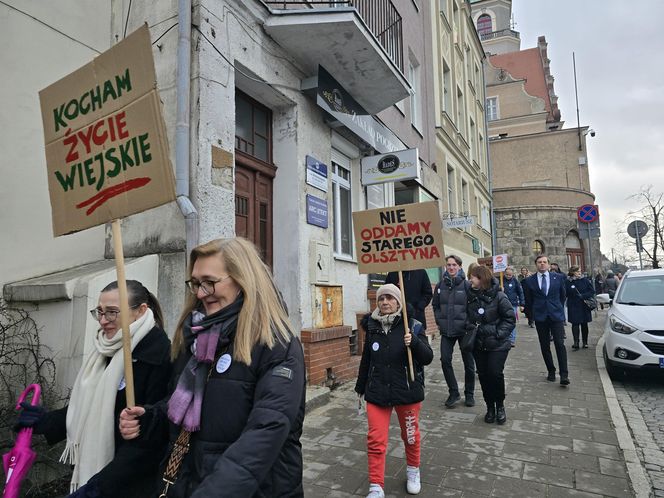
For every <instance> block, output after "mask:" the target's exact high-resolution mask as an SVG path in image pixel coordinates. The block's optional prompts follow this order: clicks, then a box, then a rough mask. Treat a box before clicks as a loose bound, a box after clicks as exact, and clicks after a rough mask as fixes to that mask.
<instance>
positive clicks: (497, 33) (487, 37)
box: [480, 29, 520, 41]
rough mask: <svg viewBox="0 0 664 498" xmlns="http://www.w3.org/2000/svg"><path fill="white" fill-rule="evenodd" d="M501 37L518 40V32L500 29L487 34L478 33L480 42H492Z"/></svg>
mask: <svg viewBox="0 0 664 498" xmlns="http://www.w3.org/2000/svg"><path fill="white" fill-rule="evenodd" d="M501 36H511V37H512V38H517V39H518V38H520V35H519V32H518V31H514V30H512V29H501V30H500V31H491V32H489V33H480V40H482V41H486V40H493V39H494V38H499V37H501Z"/></svg>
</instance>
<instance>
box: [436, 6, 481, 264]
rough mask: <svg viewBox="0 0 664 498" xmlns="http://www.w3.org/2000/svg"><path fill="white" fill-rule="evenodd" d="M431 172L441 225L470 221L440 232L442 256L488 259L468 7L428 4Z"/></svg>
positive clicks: (476, 49) (476, 54)
mask: <svg viewBox="0 0 664 498" xmlns="http://www.w3.org/2000/svg"><path fill="white" fill-rule="evenodd" d="M431 10H432V12H431V19H432V22H433V26H434V27H433V32H434V36H433V41H434V49H433V67H434V88H435V90H434V95H435V113H434V116H435V147H436V152H435V153H436V161H435V163H436V170H437V172H438V175H439V176H440V178H441V179H442V182H443V188H444V192H445V194H444V197H443V203H442V213H441V214H442V217H443V220H444V222H445V221H450V220H454V219H459V218H463V217H472V223H471V224H469V225H467V226H464V227H459V228H456V227H452V228H446V229H445V230H444V234H443V236H444V243H445V252H446V254H456V255H458V256H460V257H461V258H462V260H463V263H464V267H467V266H468V264H469V263H471V262H473V261H475V260H476V259H477V258H481V257H486V256H490V255H491V254H492V236H491V233H492V232H491V230H492V228H491V215H490V213H491V189H490V177H491V175H490V171H489V161H488V157H487V133H486V121H485V109H484V99H485V95H484V87H485V82H484V66H485V63H486V58H485V56H484V51H483V49H482V45H481V43H480V40H479V38H478V36H477V32H476V30H475V26H474V25H473V22H472V19H471V8H470V3H469V2H467V1H462V0H441V1H440V2H431Z"/></svg>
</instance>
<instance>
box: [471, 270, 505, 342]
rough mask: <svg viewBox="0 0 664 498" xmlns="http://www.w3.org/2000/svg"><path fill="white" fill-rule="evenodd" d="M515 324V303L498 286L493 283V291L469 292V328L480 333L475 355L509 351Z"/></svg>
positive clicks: (476, 290) (475, 290) (494, 281)
mask: <svg viewBox="0 0 664 498" xmlns="http://www.w3.org/2000/svg"><path fill="white" fill-rule="evenodd" d="M515 324H516V316H515V315H514V308H513V307H512V303H511V302H510V300H509V299H508V298H507V296H506V295H505V293H504V292H501V291H500V288H499V286H498V282H497V281H496V279H495V278H494V279H493V282H492V285H491V288H490V289H488V290H478V289H473V288H471V289H470V290H469V291H468V325H467V327H475V326H477V325H479V328H478V329H477V337H476V340H475V351H509V350H510V349H511V347H512V344H511V342H510V334H511V333H512V330H513V329H514V325H515Z"/></svg>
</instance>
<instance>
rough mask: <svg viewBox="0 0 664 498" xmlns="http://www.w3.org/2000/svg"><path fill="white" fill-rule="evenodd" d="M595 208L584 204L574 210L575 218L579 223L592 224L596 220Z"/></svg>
mask: <svg viewBox="0 0 664 498" xmlns="http://www.w3.org/2000/svg"><path fill="white" fill-rule="evenodd" d="M597 215H598V213H597V206H593V205H592V204H584V205H583V206H581V207H579V209H577V210H576V216H577V218H578V219H579V221H580V222H581V223H592V222H593V221H595V220H596V219H597Z"/></svg>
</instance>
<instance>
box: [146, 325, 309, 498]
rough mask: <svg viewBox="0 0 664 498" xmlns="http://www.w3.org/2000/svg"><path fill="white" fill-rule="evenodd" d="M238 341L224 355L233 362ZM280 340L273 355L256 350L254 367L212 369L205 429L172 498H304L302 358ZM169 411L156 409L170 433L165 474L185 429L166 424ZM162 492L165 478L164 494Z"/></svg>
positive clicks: (295, 345) (183, 359) (297, 348)
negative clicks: (240, 497) (174, 444)
mask: <svg viewBox="0 0 664 498" xmlns="http://www.w3.org/2000/svg"><path fill="white" fill-rule="evenodd" d="M233 336H234V331H233V332H232V333H231V343H230V346H229V347H228V350H226V351H225V352H226V353H228V354H230V355H231V357H232V354H233V342H232V341H233ZM275 341H276V342H275V345H274V347H273V348H272V349H270V348H268V347H267V346H264V345H256V346H255V347H254V349H253V350H252V352H251V365H250V366H247V365H245V364H244V363H241V362H239V361H234V360H233V361H232V362H231V364H230V366H229V367H228V369H227V370H225V371H224V372H223V373H218V372H217V370H216V368H215V366H214V365H213V366H212V368H213V370H212V372H211V375H210V377H209V379H208V381H207V384H206V386H205V394H204V398H203V406H202V410H201V427H200V430H199V431H197V432H194V433H192V435H191V440H190V449H189V452H188V453H187V455H186V456H185V457H184V459H183V461H182V465H181V467H180V471H179V474H178V479H177V481H176V482H175V484H174V485H173V486H171V487H170V489H169V491H168V497H169V498H189V497H191V498H202V497H209V496H214V497H218V498H222V497H237V496H244V497H255V498H259V497H260V498H267V497H270V498H271V497H301V496H303V489H302V447H301V444H300V436H301V434H302V424H303V421H304V401H305V372H304V370H305V369H304V353H303V351H302V345H301V344H300V341H299V339H297V338H296V337H292V338H291V341H290V342H289V343H288V344H281V343H280V342H278V341H277V340H276V339H275ZM218 353H221V352H218ZM190 357H191V352H190V351H189V350H186V351H185V352H183V353H181V354H180V356H179V357H178V359H177V360H176V362H175V371H176V377H175V378H174V380H173V384H172V389H174V388H175V386H176V385H177V378H178V377H179V374H180V372H182V370H183V369H184V367H185V365H186V364H187V362H188V361H189V358H190ZM166 413H167V400H164V402H162V403H160V404H159V405H158V406H155V407H152V409H151V410H150V416H151V417H153V418H152V420H151V422H150V425H151V426H155V425H159V424H168V425H169V427H170V445H169V448H168V451H167V454H166V458H165V459H164V461H163V462H162V468H161V473H162V474H163V471H164V469H165V467H166V463H167V461H168V456H170V453H171V449H172V445H173V443H174V442H175V440H176V439H177V437H178V435H179V434H180V427H179V426H176V425H175V424H172V423H170V422H168V419H167V415H166ZM142 430H143V423H142V422H141V431H142ZM160 475H161V474H160ZM162 489H163V482H161V480H160V487H159V492H161V490H162ZM155 496H156V495H155Z"/></svg>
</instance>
